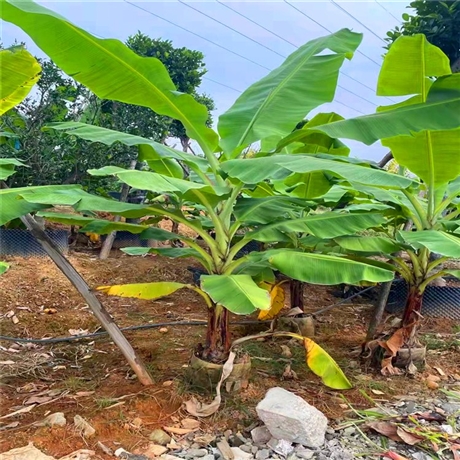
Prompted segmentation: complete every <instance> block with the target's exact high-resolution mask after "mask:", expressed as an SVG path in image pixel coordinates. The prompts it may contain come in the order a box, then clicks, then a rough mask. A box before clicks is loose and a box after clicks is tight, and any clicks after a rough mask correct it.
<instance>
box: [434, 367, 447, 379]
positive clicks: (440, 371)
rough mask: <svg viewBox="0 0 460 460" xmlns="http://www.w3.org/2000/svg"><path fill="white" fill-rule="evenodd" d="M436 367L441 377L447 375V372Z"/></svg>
mask: <svg viewBox="0 0 460 460" xmlns="http://www.w3.org/2000/svg"><path fill="white" fill-rule="evenodd" d="M434 369H436V371H437V372H438V374H439V375H440V376H441V377H444V376H445V375H446V373H445V372H444V371H443V370H442V369H441V368H440V367H435V368H434Z"/></svg>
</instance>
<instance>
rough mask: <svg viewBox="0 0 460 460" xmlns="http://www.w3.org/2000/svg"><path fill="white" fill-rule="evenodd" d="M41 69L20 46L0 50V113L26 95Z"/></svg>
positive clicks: (10, 107)
mask: <svg viewBox="0 0 460 460" xmlns="http://www.w3.org/2000/svg"><path fill="white" fill-rule="evenodd" d="M41 70H42V69H41V67H40V64H39V63H38V62H37V60H36V59H35V58H34V57H33V56H32V55H31V54H30V53H29V52H28V51H26V50H25V49H24V48H23V47H22V46H14V47H11V48H9V49H5V50H1V51H0V115H3V114H4V113H5V112H7V111H8V110H10V109H12V108H13V107H14V106H16V105H17V104H19V103H20V102H22V101H23V100H24V99H25V98H26V97H27V95H28V94H29V92H30V90H31V89H32V87H33V86H34V85H35V83H37V81H38V80H39V78H40V72H41Z"/></svg>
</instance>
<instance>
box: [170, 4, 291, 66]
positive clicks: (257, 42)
mask: <svg viewBox="0 0 460 460" xmlns="http://www.w3.org/2000/svg"><path fill="white" fill-rule="evenodd" d="M177 1H178V2H179V3H181V4H182V5H184V6H186V7H187V8H190V9H192V10H193V11H196V12H197V13H200V14H202V15H203V16H206V17H207V18H209V19H211V20H212V21H214V22H217V24H220V25H221V26H224V27H226V28H227V29H229V30H231V31H232V32H236V33H238V34H239V35H241V36H242V37H244V38H247V39H248V40H250V41H251V42H253V43H255V44H257V45H259V46H262V47H263V48H265V49H266V50H268V51H271V52H272V53H275V54H277V55H278V56H280V57H282V58H286V56H284V55H283V54H281V53H278V51H275V50H274V49H272V48H270V47H269V46H267V45H264V44H263V43H261V42H259V41H257V40H254V39H253V38H251V37H250V36H249V35H246V34H243V32H239V31H238V30H236V29H234V28H233V27H230V26H229V25H227V24H225V23H224V22H222V21H219V20H218V19H216V18H214V17H212V16H211V15H209V14H206V13H205V12H203V11H200V10H199V9H198V8H195V7H194V6H192V5H190V4H189V3H185V2H184V1H183V0H177Z"/></svg>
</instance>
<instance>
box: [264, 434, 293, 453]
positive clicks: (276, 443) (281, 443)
mask: <svg viewBox="0 0 460 460" xmlns="http://www.w3.org/2000/svg"><path fill="white" fill-rule="evenodd" d="M267 446H268V447H270V449H271V450H273V451H275V452H276V453H277V454H280V455H282V456H283V457H287V456H288V455H289V454H292V452H294V447H293V446H292V442H290V441H286V440H285V439H276V438H271V439H270V441H268V443H267Z"/></svg>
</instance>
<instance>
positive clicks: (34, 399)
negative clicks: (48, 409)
mask: <svg viewBox="0 0 460 460" xmlns="http://www.w3.org/2000/svg"><path fill="white" fill-rule="evenodd" d="M52 399H53V398H51V397H50V396H32V397H31V398H29V399H27V400H26V401H25V403H24V404H26V405H27V406H28V405H29V404H43V403H46V402H48V401H51V400H52Z"/></svg>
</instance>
